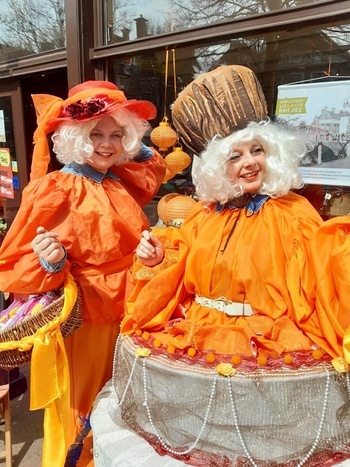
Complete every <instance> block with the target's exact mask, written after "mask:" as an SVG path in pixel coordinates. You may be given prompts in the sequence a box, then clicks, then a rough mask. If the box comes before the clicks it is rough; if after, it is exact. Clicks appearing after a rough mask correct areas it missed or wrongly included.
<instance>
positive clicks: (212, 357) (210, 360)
mask: <svg viewBox="0 0 350 467" xmlns="http://www.w3.org/2000/svg"><path fill="white" fill-rule="evenodd" d="M205 359H206V361H207V362H208V363H214V362H215V360H216V357H215V355H214V354H213V353H208V354H207V356H206V357H205Z"/></svg>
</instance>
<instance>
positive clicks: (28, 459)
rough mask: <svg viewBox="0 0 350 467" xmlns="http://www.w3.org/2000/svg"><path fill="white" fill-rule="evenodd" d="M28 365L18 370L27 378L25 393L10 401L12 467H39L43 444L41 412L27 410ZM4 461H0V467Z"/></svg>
mask: <svg viewBox="0 0 350 467" xmlns="http://www.w3.org/2000/svg"><path fill="white" fill-rule="evenodd" d="M29 371H30V367H29V365H27V366H23V367H21V368H20V372H21V374H23V375H25V376H26V378H27V383H28V389H27V391H26V392H25V393H24V394H23V395H21V396H19V397H17V398H14V399H12V400H11V403H10V405H11V420H12V450H13V462H12V466H13V467H40V466H41V450H42V442H43V417H44V411H43V410H36V411H30V410H29V384H30V381H29V377H30V375H29ZM3 449H4V425H3V423H1V424H0V451H1V450H3ZM2 466H5V460H4V459H1V460H0V467H2Z"/></svg>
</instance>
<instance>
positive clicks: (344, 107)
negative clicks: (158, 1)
mask: <svg viewBox="0 0 350 467" xmlns="http://www.w3.org/2000/svg"><path fill="white" fill-rule="evenodd" d="M275 120H276V122H278V123H280V124H282V125H283V126H285V127H287V128H288V129H291V130H295V131H297V132H298V135H300V136H301V137H303V138H304V139H305V140H306V141H307V142H308V143H310V150H309V152H308V153H307V154H306V155H305V156H304V158H303V159H302V161H301V164H300V169H299V170H300V172H301V174H302V176H303V180H304V182H305V183H310V184H324V185H342V186H350V80H340V81H326V82H324V81H323V82H319V83H312V82H306V83H301V84H285V85H281V86H278V98H277V106H276V118H275Z"/></svg>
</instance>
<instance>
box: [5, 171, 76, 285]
mask: <svg viewBox="0 0 350 467" xmlns="http://www.w3.org/2000/svg"><path fill="white" fill-rule="evenodd" d="M71 224H72V222H71V221H70V210H69V202H68V198H67V195H66V193H65V192H64V190H63V189H62V188H60V187H59V186H58V185H57V183H56V181H55V180H54V179H53V178H51V177H49V176H48V177H45V178H43V179H38V180H34V181H32V182H31V183H30V184H29V185H28V186H27V187H26V188H25V190H24V192H23V200H22V204H21V207H20V209H19V211H18V213H17V216H16V218H15V220H14V222H13V223H12V225H11V228H10V230H9V232H8V233H7V234H6V237H5V239H4V242H3V244H2V246H1V249H0V290H2V291H6V292H17V293H23V294H31V293H41V292H47V291H49V290H55V289H57V288H60V287H61V286H62V285H63V283H64V281H65V279H66V278H67V274H68V272H69V267H70V265H69V262H68V261H67V262H66V266H65V268H64V270H63V271H61V272H57V273H55V274H51V273H48V272H47V271H45V270H44V269H43V268H42V267H41V266H40V263H39V259H38V256H37V255H36V254H35V253H34V251H33V249H32V247H31V242H32V240H33V238H34V237H35V235H36V229H37V227H38V226H43V227H44V228H45V229H47V230H53V231H56V232H58V233H59V235H60V237H61V238H64V239H65V246H66V247H69V244H70V243H71V242H73V238H72V230H71V229H72V227H71Z"/></svg>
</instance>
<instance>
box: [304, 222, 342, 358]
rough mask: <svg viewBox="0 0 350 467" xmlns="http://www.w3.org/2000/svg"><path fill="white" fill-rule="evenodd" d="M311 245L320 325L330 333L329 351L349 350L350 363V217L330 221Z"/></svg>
mask: <svg viewBox="0 0 350 467" xmlns="http://www.w3.org/2000/svg"><path fill="white" fill-rule="evenodd" d="M311 247H312V254H313V255H312V257H313V261H314V270H315V276H316V283H317V294H316V309H317V315H318V318H319V325H320V328H321V330H322V333H323V335H324V336H327V342H328V345H329V353H330V354H331V355H333V356H334V357H335V356H343V355H344V354H345V357H346V359H347V361H348V363H350V328H349V326H350V217H349V216H342V217H337V218H334V219H330V220H328V221H326V222H325V223H324V224H323V225H322V226H321V227H320V228H319V229H318V230H317V232H316V234H315V236H314V238H313V240H312V245H311ZM344 336H345V337H344ZM343 343H344V348H343Z"/></svg>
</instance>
